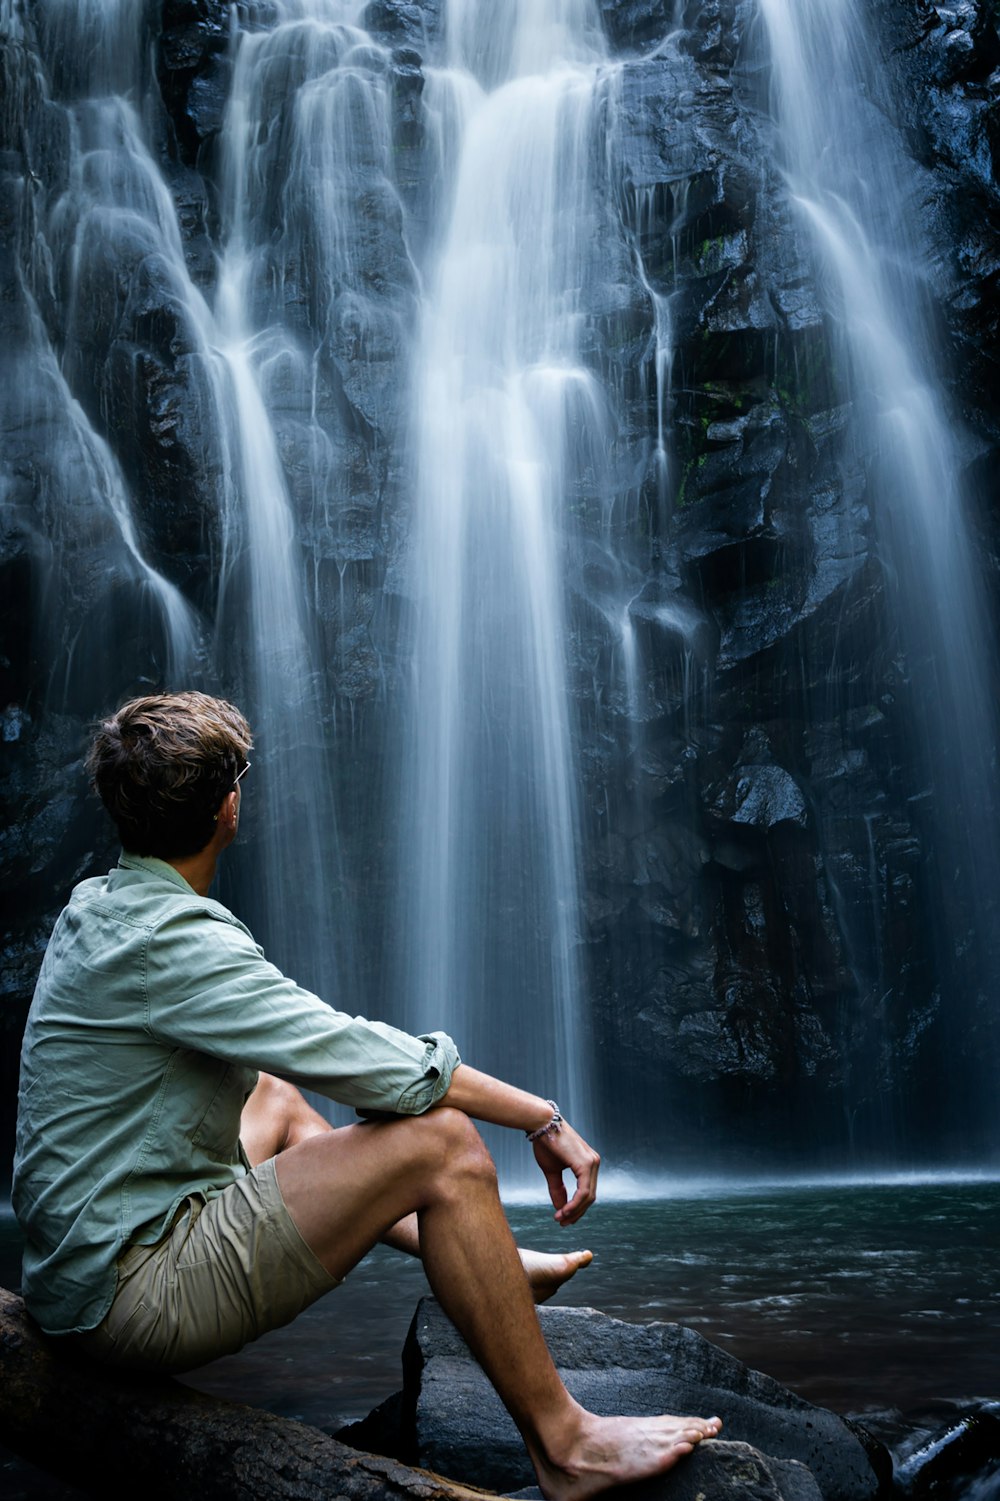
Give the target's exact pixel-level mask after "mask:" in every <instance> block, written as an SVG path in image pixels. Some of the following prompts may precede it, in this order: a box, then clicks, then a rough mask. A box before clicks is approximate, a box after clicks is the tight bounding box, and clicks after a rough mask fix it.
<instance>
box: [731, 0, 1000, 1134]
mask: <svg viewBox="0 0 1000 1501" xmlns="http://www.w3.org/2000/svg"><path fill="white" fill-rule="evenodd" d="M759 4H760V15H761V17H762V20H763V23H764V28H765V34H766V40H767V47H768V52H769V57H770V63H771V69H772V93H773V114H774V121H775V130H776V145H777V151H778V156H779V160H780V162H781V164H782V166H783V169H784V173H785V180H786V183H787V190H788V196H789V200H790V203H791V205H792V207H793V210H794V213H795V215H796V218H797V222H798V224H799V226H800V228H801V230H802V232H803V233H804V234H805V235H807V236H808V239H809V241H810V242H811V244H812V246H813V249H814V253H815V256H816V260H817V265H818V268H819V276H820V287H821V293H822V295H823V297H824V299H825V304H826V308H827V311H828V314H829V317H830V319H831V322H832V326H833V330H834V337H835V342H836V345H837V346H838V357H839V363H840V366H841V369H842V372H843V378H844V382H845V389H846V392H847V394H848V396H849V398H850V400H851V402H852V410H853V427H852V433H851V436H852V440H853V442H854V443H855V445H856V446H857V448H858V449H859V450H860V451H861V452H862V453H866V454H868V455H871V458H870V460H869V462H870V464H871V470H870V481H869V483H870V491H871V495H872V501H873V510H874V514H875V521H876V526H877V529H878V536H879V545H880V549H881V554H882V561H883V566H884V569H885V578H886V588H887V592H888V596H889V599H890V602H891V606H892V608H893V611H894V613H895V616H896V619H897V622H898V629H899V634H900V642H901V646H902V649H903V651H904V652H905V653H906V656H907V658H908V660H909V663H910V668H911V671H912V675H913V690H912V700H913V704H912V714H913V722H914V734H915V740H916V752H917V765H918V769H919V772H920V774H921V775H922V777H923V778H924V779H925V786H928V787H929V788H930V789H931V792H932V796H933V801H934V813H933V815H932V833H931V838H932V842H933V844H934V845H935V846H936V872H935V875H934V877H933V880H934V882H935V884H936V885H937V887H938V889H936V890H934V891H933V894H932V896H931V900H932V901H933V903H934V905H935V906H936V907H937V909H938V911H937V921H938V923H939V926H940V932H941V950H940V958H939V964H940V969H941V977H942V984H943V985H944V986H945V987H947V988H948V989H949V990H954V992H955V993H954V994H949V995H948V997H947V1003H948V1006H949V1010H950V1012H951V1016H952V1025H951V1029H950V1039H951V1040H950V1043H949V1047H950V1048H951V1050H952V1055H951V1056H949V1057H947V1058H942V1059H941V1060H940V1072H939V1077H938V1079H937V1081H936V1088H937V1090H938V1091H939V1092H940V1097H941V1099H943V1100H944V1099H946V1100H948V1101H949V1103H950V1104H951V1105H955V1104H956V1103H957V1102H958V1101H960V1100H962V1099H963V1098H964V1099H965V1101H966V1106H968V1104H969V1096H970V1095H971V1096H972V1097H974V1099H975V1103H974V1105H973V1112H974V1113H976V1112H978V1115H979V1124H980V1125H983V1124H985V1123H986V1122H987V1120H988V1119H995V1105H994V1104H993V1103H992V1101H993V1098H994V1097H995V1091H994V1090H993V1087H992V1083H991V1082H990V1080H989V1078H988V1075H987V1073H986V1071H985V1069H984V1067H983V1063H982V1061H981V1058H980V1060H978V1061H977V1059H976V1058H975V1057H974V1056H973V1057H971V1058H969V1057H966V1058H964V1059H963V1058H962V1050H963V1044H962V1036H963V1033H964V1031H965V1025H966V1022H967V1019H968V1018H969V1017H971V1016H972V1015H974V1007H970V1005H969V1002H970V1001H974V1000H975V994H974V992H975V991H977V990H978V991H979V992H980V994H987V995H988V994H990V993H993V992H995V989H996V983H997V978H998V977H997V973H996V957H995V956H991V955H990V953H989V929H990V927H991V921H992V914H993V912H994V910H995V909H994V906H993V893H995V892H996V890H997V880H998V876H1000V847H998V823H997V811H998V810H997V802H996V794H995V786H994V784H995V779H996V764H995V745H996V729H997V722H996V714H995V707H994V700H995V661H994V656H993V651H992V646H991V641H992V636H993V627H992V622H991V620H990V618H989V611H988V608H987V604H986V597H985V581H984V578H983V577H982V574H981V570H980V568H979V566H978V562H977V560H976V558H975V556H974V554H973V550H972V543H971V540H970V536H969V526H968V520H967V509H968V497H967V496H966V495H965V494H964V493H963V487H962V480H961V472H962V463H963V455H962V449H961V428H960V419H959V418H958V417H957V414H956V413H954V412H953V411H950V410H949V408H948V403H947V401H946V399H945V395H944V392H943V390H942V388H941V383H940V377H939V372H938V365H939V357H938V354H937V351H936V348H935V338H934V332H933V326H932V322H931V318H930V313H929V299H928V294H927V290H926V288H925V286H924V285H922V281H921V267H922V266H923V265H924V264H925V260H926V257H925V254H924V252H923V248H922V246H921V244H920V241H919V237H918V235H917V233H916V232H915V229H914V226H913V217H912V211H911V204H910V201H909V193H910V191H911V189H910V182H911V177H910V170H909V168H908V164H907V163H906V161H905V157H904V155H903V152H902V150H901V148H900V143H899V139H898V136H897V134H896V129H895V127H894V125H893V123H892V121H893V111H892V104H891V99H889V98H888V97H887V92H886V91H887V84H886V80H885V77H884V70H883V69H882V66H881V57H880V54H879V52H878V49H877V45H876V40H875V39H874V38H873V37H872V36H871V35H869V32H868V23H867V20H866V16H865V7H864V6H863V5H861V4H858V3H856V0H817V3H815V4H810V5H803V4H801V3H798V0H759ZM869 837H870V826H869ZM956 961H957V962H956ZM970 990H971V991H972V992H973V994H972V995H971V996H970V995H967V994H965V992H966V991H970ZM884 1045H885V1046H886V1047H888V1046H889V1043H888V1041H886V1042H885V1044H884ZM890 1066H891V1065H890Z"/></svg>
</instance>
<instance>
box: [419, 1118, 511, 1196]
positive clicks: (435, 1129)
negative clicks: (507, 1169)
mask: <svg viewBox="0 0 1000 1501" xmlns="http://www.w3.org/2000/svg"><path fill="white" fill-rule="evenodd" d="M417 1119H419V1120H420V1121H421V1122H422V1123H423V1125H422V1135H423V1136H424V1137H425V1139H426V1140H427V1142H428V1145H429V1146H430V1149H431V1152H432V1154H433V1155H432V1162H433V1165H434V1166H436V1167H440V1169H441V1170H442V1172H443V1173H445V1174H449V1175H452V1176H454V1174H456V1173H462V1174H463V1175H469V1176H473V1177H485V1178H491V1179H495V1178H496V1167H495V1165H494V1162H493V1158H492V1157H491V1156H490V1153H489V1149H488V1148H487V1146H486V1143H485V1142H484V1141H483V1138H482V1137H481V1136H480V1134H479V1132H478V1130H477V1129H476V1125H475V1122H474V1121H472V1120H470V1119H469V1117H468V1116H467V1115H466V1114H465V1112H464V1111H463V1110H455V1109H453V1108H452V1107H451V1106H450V1105H440V1106H436V1107H435V1108H434V1109H433V1110H428V1111H427V1113H426V1114H425V1115H422V1116H419V1117H417Z"/></svg>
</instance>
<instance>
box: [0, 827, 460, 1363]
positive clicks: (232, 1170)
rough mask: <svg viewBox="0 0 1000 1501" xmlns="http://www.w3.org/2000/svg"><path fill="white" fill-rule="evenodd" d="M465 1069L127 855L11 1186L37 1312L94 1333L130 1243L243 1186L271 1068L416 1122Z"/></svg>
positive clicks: (69, 925)
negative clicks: (309, 983) (342, 997)
mask: <svg viewBox="0 0 1000 1501" xmlns="http://www.w3.org/2000/svg"><path fill="white" fill-rule="evenodd" d="M458 1061H459V1059H458V1054H457V1052H456V1050H455V1045H454V1043H453V1042H452V1041H451V1039H450V1038H449V1037H446V1036H445V1035H444V1034H443V1033H432V1034H430V1035H429V1036H426V1037H410V1036H409V1035H408V1034H407V1033H405V1032H399V1031H397V1030H396V1029H395V1028H394V1027H389V1026H386V1025H384V1024H383V1023H380V1022H370V1021H365V1020H364V1019H363V1018H361V1017H350V1016H346V1015H344V1013H343V1012H340V1011H334V1010H332V1009H331V1008H330V1007H329V1006H327V1005H326V1004H325V1003H324V1002H323V1001H321V1000H320V999H319V998H318V997H317V996H315V995H312V994H311V993H310V992H309V991H306V990H301V989H300V988H299V987H298V986H297V985H295V984H294V983H293V982H292V981H291V980H289V979H287V978H286V977H285V976H284V975H283V974H282V973H281V972H280V971H279V970H277V969H276V968H275V967H274V965H273V964H269V963H268V962H267V960H266V959H265V958H264V954H263V952H262V950H261V949H260V948H259V947H258V945H257V944H256V943H255V942H254V940H253V937H252V936H251V934H250V932H249V931H248V930H247V928H245V927H244V926H243V924H242V923H241V922H240V921H239V920H238V919H237V918H235V917H234V916H233V914H232V913H231V912H229V911H228V910H227V908H225V907H223V906H222V904H221V903H219V902H215V901H212V900H211V898H209V897H202V896H199V895H198V894H197V892H195V891H194V890H193V889H192V888H191V887H190V886H189V885H188V883H187V882H186V881H185V880H184V878H183V877H182V876H181V875H180V874H179V873H178V872H177V871H176V870H174V868H173V867H172V866H170V865H167V864H165V863H164V862H163V861H161V860H153V859H146V858H143V857H140V856H138V855H129V854H123V855H122V857H121V860H120V861H119V864H118V867H117V869H116V870H113V871H111V872H110V874H109V875H108V876H105V877H99V878H96V879H93V880H89V881H83V882H81V884H80V885H79V886H77V887H76V888H75V890H74V891H73V894H72V896H71V898H70V901H69V904H68V905H67V906H66V908H65V909H64V910H63V912H62V913H61V915H60V917H59V919H58V921H57V923H56V926H55V929H54V931H53V934H52V938H51V940H50V942H49V946H48V949H47V950H46V954H45V959H44V962H43V964H42V968H41V973H40V975H39V979H38V985H37V987H36V990H35V997H34V1000H33V1002H32V1006H31V1010H30V1012H29V1015H28V1024H27V1029H26V1031H25V1036H24V1045H23V1050H22V1056H21V1087H20V1095H19V1108H18V1125H17V1148H16V1154H15V1160H14V1185H13V1203H14V1210H15V1213H16V1215H17V1218H18V1220H19V1222H20V1225H21V1228H22V1230H23V1231H24V1234H25V1236H26V1247H25V1253H24V1279H23V1291H24V1297H25V1300H26V1302H27V1305H28V1308H29V1309H30V1310H31V1312H32V1314H33V1315H34V1317H35V1318H36V1319H37V1320H38V1322H39V1323H40V1324H41V1326H42V1328H43V1329H46V1330H48V1331H49V1333H52V1334H65V1333H69V1332H71V1331H74V1330H81V1329H91V1328H93V1327H95V1326H96V1325H97V1324H99V1323H100V1321H101V1319H102V1318H103V1317H104V1315H105V1313H106V1312H107V1310H108V1308H109V1307H110V1305H111V1301H112V1298H113V1297H114V1292H115V1285H116V1276H117V1274H116V1270H115V1262H116V1260H117V1258H118V1256H119V1255H120V1254H121V1251H122V1249H123V1247H124V1246H125V1245H127V1244H128V1243H130V1242H131V1243H134V1244H141V1245H150V1244H152V1243H153V1242H154V1241H156V1240H158V1239H159V1238H160V1236H161V1235H163V1234H164V1233H165V1231H166V1229H167V1227H168V1225H169V1223H170V1220H171V1218H172V1217H173V1215H174V1212H175V1210H176V1209H177V1206H178V1205H179V1204H180V1202H181V1200H182V1199H184V1198H185V1197H186V1196H187V1195H188V1194H202V1195H204V1196H205V1197H206V1198H210V1197H212V1196H213V1195H214V1194H217V1193H219V1192H221V1190H222V1189H224V1188H225V1187H226V1186H227V1185H228V1184H229V1183H231V1182H233V1181H234V1180H235V1179H236V1178H239V1177H241V1176H242V1175H243V1174H244V1173H245V1172H246V1162H245V1159H244V1157H243V1155H242V1152H241V1150H240V1145H239V1127H240V1111H241V1110H242V1107H243V1104H244V1102H245V1100H246V1098H247V1096H248V1095H249V1094H250V1092H251V1090H252V1089H253V1087H254V1085H255V1083H256V1080H257V1070H258V1069H264V1070H266V1071H267V1072H268V1073H273V1074H278V1075H280V1076H281V1077H282V1078H284V1079H290V1080H292V1081H293V1082H294V1083H296V1084H302V1085H307V1086H308V1087H309V1088H311V1089H314V1090H317V1091H318V1092H319V1093H320V1094H324V1095H327V1096H328V1097H329V1098H330V1099H332V1100H339V1101H341V1102H342V1103H344V1104H347V1105H353V1106H355V1107H357V1108H360V1109H362V1110H379V1111H392V1112H396V1113H399V1114H404V1115H419V1114H421V1113H422V1112H423V1111H424V1110H426V1109H427V1108H428V1107H429V1106H431V1105H433V1104H434V1103H435V1102H436V1101H437V1100H439V1099H441V1097H442V1096H443V1095H444V1094H445V1093H446V1091H447V1089H448V1086H449V1084H450V1082H451V1075H452V1070H453V1069H454V1068H455V1066H456V1065H457V1063H458Z"/></svg>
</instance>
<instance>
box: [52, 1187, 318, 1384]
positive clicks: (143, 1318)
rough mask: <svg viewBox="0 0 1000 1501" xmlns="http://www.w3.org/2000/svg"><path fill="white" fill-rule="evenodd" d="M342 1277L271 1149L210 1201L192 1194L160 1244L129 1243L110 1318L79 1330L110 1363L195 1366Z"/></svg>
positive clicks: (81, 1341) (285, 1317)
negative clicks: (316, 1246) (297, 1219)
mask: <svg viewBox="0 0 1000 1501" xmlns="http://www.w3.org/2000/svg"><path fill="white" fill-rule="evenodd" d="M338 1283H339V1278H337V1277H331V1276H330V1274H329V1272H327V1271H326V1270H325V1269H324V1267H323V1266H322V1264H321V1263H320V1262H319V1261H317V1259H316V1257H315V1256H314V1255H313V1253H312V1251H310V1249H309V1247H308V1246H307V1245H306V1243H305V1241H304V1240H303V1239H302V1237H301V1235H300V1234H299V1232H298V1230H297V1229H296V1228H295V1225H294V1224H293V1222H292V1218H291V1215H290V1214H289V1213H288V1210H287V1209H286V1208H285V1201H284V1199H283V1198H282V1197H281V1191H280V1189H279V1188H278V1180H277V1178H276V1176H275V1171H274V1159H273V1158H271V1160H270V1161H268V1162H263V1163H261V1165H260V1166H259V1167H257V1168H254V1169H253V1171H252V1172H250V1173H248V1174H247V1176H246V1177H245V1178H239V1179H237V1181H236V1182H235V1183H231V1184H230V1185H229V1187H228V1188H226V1189H224V1190H223V1191H222V1193H220V1194H218V1195H217V1196H216V1197H215V1198H212V1199H209V1200H207V1202H206V1201H205V1200H203V1199H202V1198H201V1197H200V1196H194V1197H192V1198H189V1199H185V1200H184V1202H183V1203H182V1204H181V1206H180V1208H179V1209H178V1211H177V1214H176V1215H175V1217H174V1222H173V1225H172V1226H171V1228H170V1229H169V1230H168V1232H167V1234H166V1235H165V1236H164V1237H163V1239H162V1240H160V1241H159V1242H158V1243H157V1244H156V1245H155V1246H132V1247H130V1248H129V1249H128V1250H127V1251H125V1252H124V1253H123V1254H122V1255H121V1256H120V1257H119V1260H118V1290H117V1292H116V1293H115V1299H114V1302H113V1303H112V1305H111V1308H110V1309H109V1310H108V1313H107V1315H106V1316H105V1318H104V1320H103V1322H102V1323H100V1324H98V1326H97V1328H96V1329H90V1330H87V1332H86V1333H84V1334H78V1335H74V1336H71V1337H72V1339H73V1342H74V1345H76V1347H77V1348H79V1349H81V1350H83V1351H85V1352H86V1353H87V1354H88V1355H90V1356H92V1357H93V1358H94V1359H96V1360H100V1361H104V1362H106V1363H108V1364H112V1365H116V1366H125V1367H127V1368H128V1369H130V1370H140V1371H160V1372H178V1371H189V1370H192V1369H193V1368H194V1367H195V1366H199V1365H205V1364H206V1363H207V1362H208V1361H210V1360H215V1359H217V1357H218V1356H220V1355H231V1354H233V1352H234V1351H236V1350H239V1349H242V1347H243V1346H244V1345H245V1344H247V1343H248V1342H249V1341H250V1340H252V1339H256V1338H257V1337H258V1335H261V1334H266V1333H267V1331H268V1330H269V1329H278V1328H280V1326H281V1325H282V1324H287V1323H289V1322H290V1321H291V1320H292V1319H294V1318H295V1316H296V1314H299V1313H301V1312H302V1310H303V1308H307V1307H308V1306H309V1304H310V1303H315V1301H316V1299H317V1298H320V1297H322V1296H323V1294H324V1293H326V1292H329V1291H330V1289H331V1288H333V1287H336V1286H337V1285H338Z"/></svg>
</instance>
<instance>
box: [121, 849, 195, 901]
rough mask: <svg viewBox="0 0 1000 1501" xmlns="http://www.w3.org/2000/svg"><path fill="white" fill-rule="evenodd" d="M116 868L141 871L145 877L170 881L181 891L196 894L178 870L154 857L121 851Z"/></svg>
mask: <svg viewBox="0 0 1000 1501" xmlns="http://www.w3.org/2000/svg"><path fill="white" fill-rule="evenodd" d="M118 866H119V869H121V870H143V871H145V872H146V874H147V875H150V876H159V877H160V879H161V880H163V881H170V882H171V883H172V884H173V885H174V886H179V887H180V889H181V891H190V892H193V893H194V895H195V896H197V895H198V893H197V892H196V891H195V889H194V887H193V886H192V885H190V883H189V882H187V881H185V879H184V877H183V876H182V875H181V873H180V871H179V870H175V869H174V867H173V866H172V865H169V864H168V863H167V861H166V860H157V858H156V856H155V855H132V854H130V853H129V852H128V850H122V852H121V854H120V855H119V857H118Z"/></svg>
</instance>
